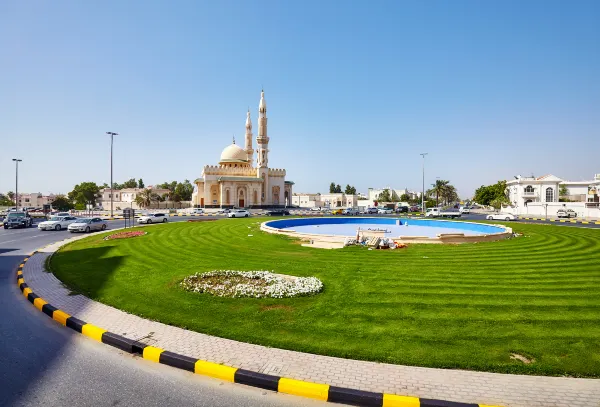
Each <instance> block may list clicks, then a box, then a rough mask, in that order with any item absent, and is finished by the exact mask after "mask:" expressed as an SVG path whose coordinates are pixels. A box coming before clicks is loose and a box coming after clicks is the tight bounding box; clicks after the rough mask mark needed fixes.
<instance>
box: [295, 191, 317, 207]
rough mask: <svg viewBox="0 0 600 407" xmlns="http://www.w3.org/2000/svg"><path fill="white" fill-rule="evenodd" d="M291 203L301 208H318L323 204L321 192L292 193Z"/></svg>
mask: <svg viewBox="0 0 600 407" xmlns="http://www.w3.org/2000/svg"><path fill="white" fill-rule="evenodd" d="M292 205H293V206H299V207H301V208H319V207H322V206H323V203H322V202H321V194H302V193H297V194H296V193H294V194H292Z"/></svg>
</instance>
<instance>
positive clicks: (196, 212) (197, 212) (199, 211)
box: [190, 208, 204, 215]
mask: <svg viewBox="0 0 600 407" xmlns="http://www.w3.org/2000/svg"><path fill="white" fill-rule="evenodd" d="M203 213H204V209H202V208H194V209H192V211H191V212H190V214H192V215H202V214H203Z"/></svg>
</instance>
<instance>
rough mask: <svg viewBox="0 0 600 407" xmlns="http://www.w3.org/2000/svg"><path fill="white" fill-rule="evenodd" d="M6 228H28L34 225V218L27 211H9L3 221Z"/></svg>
mask: <svg viewBox="0 0 600 407" xmlns="http://www.w3.org/2000/svg"><path fill="white" fill-rule="evenodd" d="M2 224H3V226H4V229H8V228H28V227H31V226H32V225H33V220H32V219H31V216H29V214H28V213H27V212H9V213H8V215H6V218H4V222H2Z"/></svg>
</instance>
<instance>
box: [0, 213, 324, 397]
mask: <svg viewBox="0 0 600 407" xmlns="http://www.w3.org/2000/svg"><path fill="white" fill-rule="evenodd" d="M184 220H186V218H184V217H178V218H173V219H172V220H171V221H175V222H177V221H184ZM232 221H235V220H232ZM109 223H110V228H116V227H121V226H122V225H123V223H124V222H123V221H111V222H109ZM69 236H71V234H70V233H69V232H67V231H61V232H55V231H45V232H41V231H38V229H37V228H29V229H9V230H4V229H2V228H0V406H57V407H59V406H60V407H63V406H171V405H173V406H175V405H176V406H207V407H208V406H211V407H212V406H215V407H221V406H222V407H231V406H248V407H263V406H269V407H270V406H305V407H313V406H314V407H317V406H324V405H325V403H324V402H320V401H316V400H310V399H305V398H301V397H294V396H289V395H285V394H279V393H275V392H271V391H265V390H261V389H256V388H253V387H248V386H243V385H238V384H233V383H228V382H221V381H219V380H216V379H211V378H208V377H203V376H199V375H194V374H192V373H189V372H185V371H182V370H179V369H174V368H171V367H168V366H165V365H159V364H157V363H152V362H149V361H147V360H144V359H141V358H139V357H134V356H132V355H129V354H126V353H123V352H121V351H119V350H117V349H115V348H112V347H110V346H106V345H104V344H101V343H98V342H95V341H93V340H90V339H89V338H86V337H84V336H83V335H81V334H78V333H76V332H74V331H72V330H70V329H66V328H64V327H63V326H61V325H59V324H57V323H56V322H54V321H52V320H51V319H50V318H48V317H47V316H45V315H44V314H42V313H41V312H39V311H38V310H37V309H35V308H34V307H33V306H32V305H31V304H30V303H29V302H28V301H27V300H25V299H24V298H23V296H22V295H21V293H20V291H19V289H18V288H17V286H16V283H15V279H14V276H15V270H16V267H17V266H18V264H19V263H20V262H21V260H22V259H23V257H24V256H25V255H26V254H27V253H30V252H31V251H33V250H35V249H37V248H39V247H41V246H44V245H46V244H49V243H52V242H55V241H57V240H62V239H65V238H67V237H69Z"/></svg>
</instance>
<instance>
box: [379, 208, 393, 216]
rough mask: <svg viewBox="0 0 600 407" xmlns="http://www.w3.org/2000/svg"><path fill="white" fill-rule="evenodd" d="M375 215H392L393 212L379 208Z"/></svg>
mask: <svg viewBox="0 0 600 407" xmlns="http://www.w3.org/2000/svg"><path fill="white" fill-rule="evenodd" d="M377 213H381V214H384V215H391V214H392V213H394V211H393V210H392V209H390V208H379V209H377Z"/></svg>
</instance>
